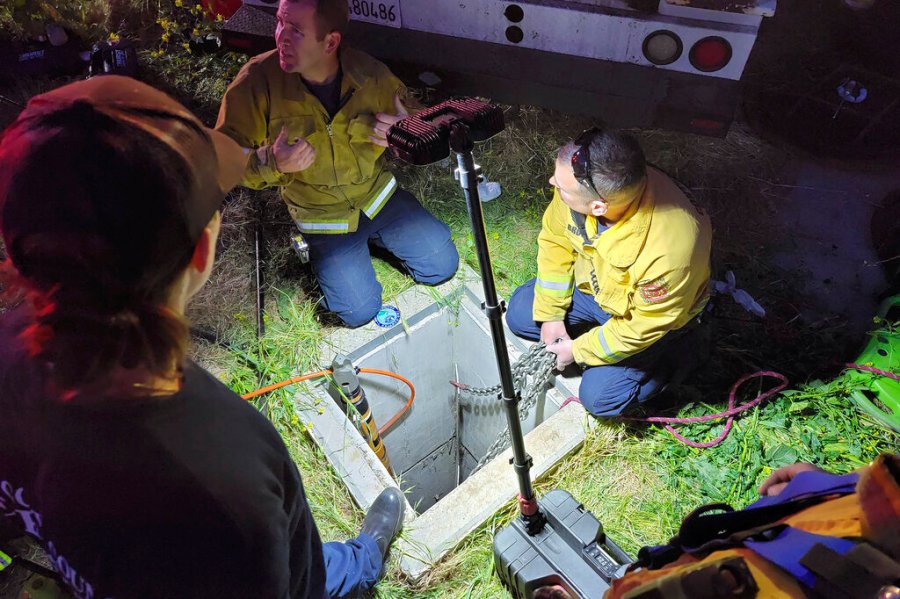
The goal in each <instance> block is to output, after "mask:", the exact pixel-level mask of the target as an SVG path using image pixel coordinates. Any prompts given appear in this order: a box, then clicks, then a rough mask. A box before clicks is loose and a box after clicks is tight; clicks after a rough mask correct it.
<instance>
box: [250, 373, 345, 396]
mask: <svg viewBox="0 0 900 599" xmlns="http://www.w3.org/2000/svg"><path fill="white" fill-rule="evenodd" d="M331 372H332V371H331V369H328V370H317V371H316V372H309V373H307V374H301V375H300V376H295V377H293V378H290V379H285V380H283V381H281V382H280V383H273V384H271V385H267V386H265V387H262V388H260V389H257V390H256V391H251V392H250V393H245V394H243V395H241V397H243V398H244V399H253V398H254V397H259V396H260V395H265V394H266V393H269V392H270V391H274V390H275V389H281V388H282V387H287V386H288V385H293V384H294V383H299V382H300V381H308V380H309V379H314V378H317V377H320V376H325V375H326V374H331Z"/></svg>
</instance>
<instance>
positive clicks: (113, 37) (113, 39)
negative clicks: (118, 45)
mask: <svg viewBox="0 0 900 599" xmlns="http://www.w3.org/2000/svg"><path fill="white" fill-rule="evenodd" d="M109 41H111V42H113V43H115V42H117V41H119V34H117V33H115V32H112V33H110V34H109Z"/></svg>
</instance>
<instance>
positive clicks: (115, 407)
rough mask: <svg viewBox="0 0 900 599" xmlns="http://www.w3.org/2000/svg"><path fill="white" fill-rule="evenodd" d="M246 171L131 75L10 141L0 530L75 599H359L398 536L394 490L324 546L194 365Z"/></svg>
mask: <svg viewBox="0 0 900 599" xmlns="http://www.w3.org/2000/svg"><path fill="white" fill-rule="evenodd" d="M246 163H247V154H246V152H245V151H244V150H242V149H241V148H240V147H239V146H238V145H237V144H236V143H235V142H233V141H232V140H231V139H230V138H228V137H226V136H225V135H223V134H220V133H218V132H216V131H213V130H210V129H208V128H206V127H204V126H203V124H202V123H201V122H200V121H199V120H198V119H197V118H196V117H195V116H194V115H192V114H191V113H190V112H189V111H187V110H186V109H185V108H184V107H183V106H181V105H180V104H179V103H178V102H176V101H175V100H173V99H172V98H170V97H169V96H167V95H165V94H163V93H162V92H159V91H157V90H155V89H153V88H151V87H149V86H147V85H145V84H142V83H139V82H137V81H134V80H133V79H129V78H126V77H119V76H114V75H109V76H103V77H96V78H93V79H90V80H88V81H82V82H76V83H72V84H69V85H66V86H63V87H61V88H58V89H56V90H53V91H51V92H48V93H45V94H42V95H39V96H36V97H34V98H32V100H31V101H30V102H29V103H28V106H27V107H26V108H25V109H24V110H23V112H22V113H21V114H20V115H19V117H18V118H17V119H16V121H15V122H14V123H13V124H12V125H11V126H10V127H9V128H8V129H7V130H6V131H5V132H4V133H3V137H2V138H0V232H2V236H3V246H2V247H3V248H5V252H6V255H7V259H6V261H5V263H4V264H3V266H2V286H3V293H4V297H5V301H4V303H5V304H6V305H7V306H8V309H7V310H6V311H5V312H3V313H2V314H0V528H3V529H4V530H5V529H9V528H13V529H15V530H17V531H19V532H21V533H24V534H27V535H30V536H31V537H32V538H34V539H35V540H36V541H38V542H39V543H40V544H41V545H42V546H43V547H44V549H45V550H46V552H47V554H48V556H49V558H50V561H51V562H52V565H53V568H54V570H55V571H56V572H57V573H58V575H59V578H60V579H61V581H62V582H63V583H64V585H65V586H66V587H68V589H69V591H70V592H71V593H72V594H73V595H74V596H75V597H78V598H90V597H108V598H111V597H116V598H119V599H121V598H123V597H165V598H177V597H217V598H219V597H279V598H281V597H310V598H315V599H320V598H322V597H328V596H332V597H337V596H350V595H352V594H355V593H357V592H359V591H360V590H364V589H366V588H369V587H371V586H372V585H373V584H374V583H375V580H376V579H377V577H378V575H379V574H380V571H381V568H382V562H383V558H384V553H385V552H386V550H387V546H388V545H389V543H390V541H391V539H392V538H393V536H395V535H396V533H397V531H398V529H399V527H400V525H401V523H402V518H403V501H402V495H400V493H399V491H397V490H395V489H394V490H390V489H389V490H388V491H389V492H387V491H386V492H385V493H384V494H382V496H381V497H379V499H378V500H376V502H375V505H373V507H372V509H371V510H370V512H369V514H367V516H366V521H365V522H364V526H363V533H361V534H360V536H359V537H358V538H357V539H353V540H350V541H348V542H346V543H327V544H325V545H324V547H323V544H322V543H321V541H320V539H319V535H318V532H317V530H316V526H315V523H314V522H313V519H312V515H311V513H310V509H309V505H308V504H307V502H306V497H305V495H304V490H303V484H302V481H301V479H300V474H299V472H298V471H297V467H296V465H295V464H294V463H293V461H292V460H291V458H290V455H289V453H288V451H287V449H286V448H285V446H284V442H283V441H282V440H281V438H280V436H279V435H278V433H277V431H276V430H275V428H274V427H273V426H272V425H271V423H269V422H268V420H266V419H265V417H263V416H262V415H261V414H260V413H259V412H258V411H257V410H255V409H254V408H253V406H252V405H251V404H249V403H247V402H245V401H243V400H241V399H240V397H238V396H237V395H235V394H234V393H233V392H231V391H230V390H229V389H227V388H226V387H225V386H224V385H222V383H221V382H219V381H218V380H217V379H215V378H214V377H213V376H211V375H210V374H209V373H207V372H206V371H204V370H203V369H202V368H200V367H199V366H197V365H196V364H194V363H193V362H192V361H191V360H190V359H188V358H187V356H186V351H187V345H188V339H189V336H188V324H187V321H186V320H185V317H184V314H185V308H186V306H187V303H188V301H189V300H190V299H191V297H193V296H194V295H195V294H196V293H197V292H198V291H199V290H200V289H201V288H202V287H203V285H204V284H205V283H206V281H207V279H208V277H209V274H210V271H211V269H212V265H213V261H214V258H215V250H216V240H217V237H218V233H219V226H220V218H221V217H220V212H219V209H220V207H221V204H222V202H223V200H224V197H225V194H226V193H227V192H228V191H229V190H230V189H231V188H232V187H233V186H234V185H236V184H237V183H238V182H239V181H240V179H241V177H242V175H243V173H244V170H245V166H246Z"/></svg>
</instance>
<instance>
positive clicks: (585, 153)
mask: <svg viewBox="0 0 900 599" xmlns="http://www.w3.org/2000/svg"><path fill="white" fill-rule="evenodd" d="M600 132H601V129H600V128H599V127H591V128H590V129H587V130H585V131H584V132H582V134H581V135H579V136H578V137H576V138H575V146H576V149H575V153H574V154H572V171H573V172H574V173H575V180H576V181H578V182H579V183H581V184H582V185H584V186H585V187H587V188H588V189H590V190H591V191H593V192H594V193H595V194H597V195H600V194H599V193H597V188H596V187H594V182H593V181H592V180H591V142H592V141H594V137H595V136H596V135H597V134H598V133H600Z"/></svg>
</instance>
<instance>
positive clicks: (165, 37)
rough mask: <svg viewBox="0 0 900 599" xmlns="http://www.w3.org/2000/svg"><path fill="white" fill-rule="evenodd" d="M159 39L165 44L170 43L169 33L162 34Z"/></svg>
mask: <svg viewBox="0 0 900 599" xmlns="http://www.w3.org/2000/svg"><path fill="white" fill-rule="evenodd" d="M159 39H161V40H162V41H164V42H168V41H169V34H168V33H164V34H162V37H161V38H159Z"/></svg>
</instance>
